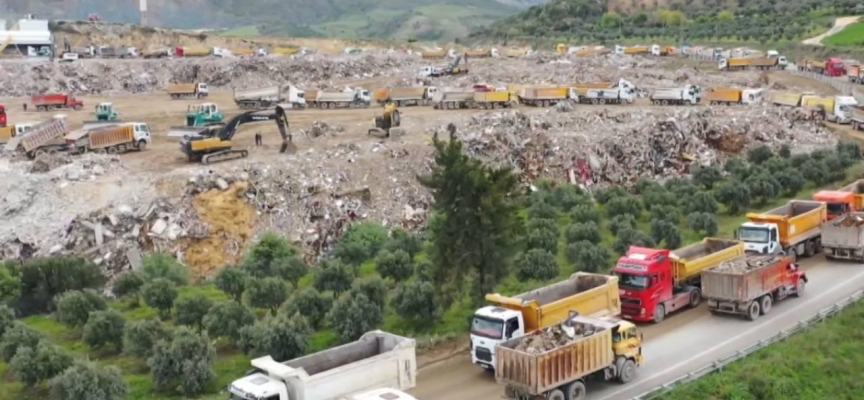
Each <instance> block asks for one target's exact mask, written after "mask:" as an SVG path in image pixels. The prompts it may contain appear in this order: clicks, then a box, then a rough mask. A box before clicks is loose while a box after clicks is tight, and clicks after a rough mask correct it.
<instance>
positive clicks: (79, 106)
mask: <svg viewBox="0 0 864 400" xmlns="http://www.w3.org/2000/svg"><path fill="white" fill-rule="evenodd" d="M81 108H82V107H81V105H80V104H76V105H75V106H74V107H72V109H73V110H75V111H81Z"/></svg>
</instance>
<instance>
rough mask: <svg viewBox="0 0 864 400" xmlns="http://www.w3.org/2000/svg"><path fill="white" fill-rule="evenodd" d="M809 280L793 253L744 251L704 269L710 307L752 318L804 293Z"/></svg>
mask: <svg viewBox="0 0 864 400" xmlns="http://www.w3.org/2000/svg"><path fill="white" fill-rule="evenodd" d="M806 284H807V274H805V273H804V271H801V270H800V269H798V266H797V265H795V263H794V257H791V256H781V255H764V254H758V255H756V254H753V255H744V256H741V257H737V258H735V259H732V260H729V261H725V262H723V263H721V264H720V265H718V266H716V267H714V268H711V269H709V270H707V271H704V272H703V273H702V293H703V295H704V296H705V300H707V301H706V303H707V304H708V310H709V311H711V313H712V314H720V313H726V314H738V315H743V316H744V317H746V318H747V319H748V320H750V321H754V320H756V319H757V318H759V316H760V315H765V314H768V313H769V312H770V311H771V307H772V304H773V303H774V302H775V301H780V300H783V299H785V298H787V297H789V296H794V297H800V296H801V295H802V294H804V287H805V285H806Z"/></svg>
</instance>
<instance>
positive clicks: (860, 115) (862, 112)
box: [851, 106, 864, 131]
mask: <svg viewBox="0 0 864 400" xmlns="http://www.w3.org/2000/svg"><path fill="white" fill-rule="evenodd" d="M851 114H852V118H851V120H852V121H851V124H852V129H854V130H856V131H864V109H862V108H861V106H858V107H852V113H851Z"/></svg>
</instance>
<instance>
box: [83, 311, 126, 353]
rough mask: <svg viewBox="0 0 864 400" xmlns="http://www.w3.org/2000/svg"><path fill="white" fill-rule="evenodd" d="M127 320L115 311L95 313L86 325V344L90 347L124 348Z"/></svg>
mask: <svg viewBox="0 0 864 400" xmlns="http://www.w3.org/2000/svg"><path fill="white" fill-rule="evenodd" d="M125 326H126V319H125V318H123V314H121V313H120V311H117V310H115V309H108V310H105V311H95V312H93V313H92V314H90V319H89V320H88V321H87V325H84V337H83V339H84V343H86V344H87V345H88V346H90V347H102V346H114V348H116V349H117V350H120V349H122V348H123V329H124V328H125Z"/></svg>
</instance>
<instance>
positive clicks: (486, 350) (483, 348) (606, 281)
mask: <svg viewBox="0 0 864 400" xmlns="http://www.w3.org/2000/svg"><path fill="white" fill-rule="evenodd" d="M486 301H488V302H489V303H492V305H490V306H486V307H483V308H480V309H478V310H477V311H476V312H475V313H474V317H473V318H472V323H471V361H472V362H473V363H474V364H478V365H480V366H482V367H483V368H487V369H493V368H495V367H494V366H495V360H494V354H495V346H496V345H497V344H499V343H501V342H504V341H506V340H509V339H513V338H517V337H521V336H524V335H526V334H528V333H530V332H533V331H536V330H538V329H543V328H546V327H548V326H551V325H554V324H557V323H559V322H561V321H563V320H564V319H566V318H567V316H568V315H569V313H570V311H573V310H575V311H577V312H579V313H580V314H582V315H593V316H603V315H617V314H618V313H619V312H620V311H621V301H620V299H619V297H618V278H617V277H615V276H609V275H598V274H589V273H584V272H577V273H575V274H573V275H571V276H570V278H568V279H566V280H564V281H560V282H557V283H554V284H551V285H549V286H545V287H542V288H540V289H537V290H532V291H530V292H527V293H522V294H518V295H516V296H512V297H508V296H502V295H500V294H497V293H496V294H488V295H486Z"/></svg>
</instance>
